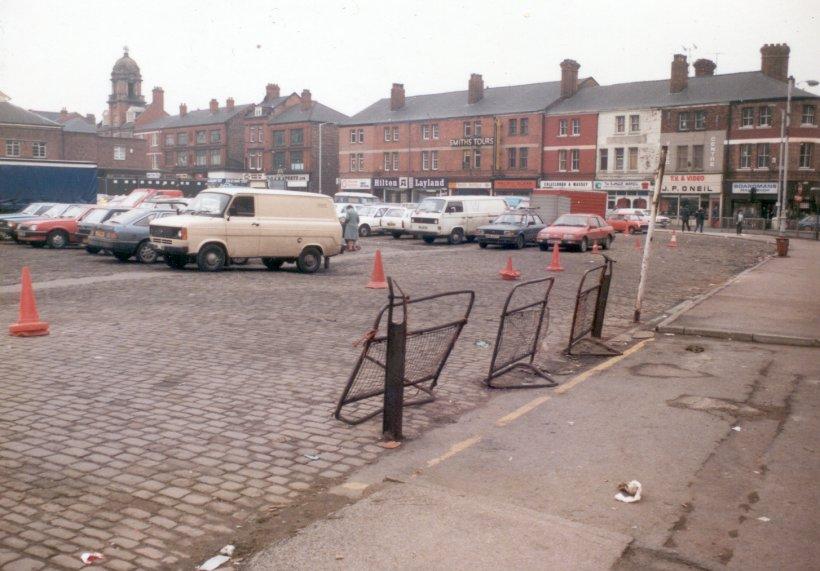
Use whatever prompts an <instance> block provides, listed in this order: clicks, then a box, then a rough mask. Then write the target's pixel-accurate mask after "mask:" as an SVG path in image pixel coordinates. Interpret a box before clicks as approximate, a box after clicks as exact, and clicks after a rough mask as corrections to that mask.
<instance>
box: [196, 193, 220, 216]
mask: <svg viewBox="0 0 820 571" xmlns="http://www.w3.org/2000/svg"><path fill="white" fill-rule="evenodd" d="M230 200H231V196H230V195H229V194H223V193H221V192H200V193H199V194H198V195H197V196H196V198H194V199H193V200H192V201H191V203H190V204H189V205H188V208H186V211H187V212H188V214H204V215H206V216H222V213H223V212H224V211H225V207H226V206H228V202H230Z"/></svg>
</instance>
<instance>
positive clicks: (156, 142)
mask: <svg viewBox="0 0 820 571" xmlns="http://www.w3.org/2000/svg"><path fill="white" fill-rule="evenodd" d="M151 146H152V147H158V146H159V133H151Z"/></svg>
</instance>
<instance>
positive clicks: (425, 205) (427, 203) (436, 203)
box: [416, 198, 446, 212]
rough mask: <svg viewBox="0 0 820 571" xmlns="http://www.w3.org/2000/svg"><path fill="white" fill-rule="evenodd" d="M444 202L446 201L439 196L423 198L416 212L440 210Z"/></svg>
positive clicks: (442, 208)
mask: <svg viewBox="0 0 820 571" xmlns="http://www.w3.org/2000/svg"><path fill="white" fill-rule="evenodd" d="M445 203H446V201H445V200H443V199H441V198H425V199H424V200H422V201H421V204H419V207H418V208H417V209H416V210H417V211H418V212H442V211H443V210H444V204H445Z"/></svg>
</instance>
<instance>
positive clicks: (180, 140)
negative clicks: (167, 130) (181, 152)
mask: <svg viewBox="0 0 820 571" xmlns="http://www.w3.org/2000/svg"><path fill="white" fill-rule="evenodd" d="M187 144H188V133H177V145H187Z"/></svg>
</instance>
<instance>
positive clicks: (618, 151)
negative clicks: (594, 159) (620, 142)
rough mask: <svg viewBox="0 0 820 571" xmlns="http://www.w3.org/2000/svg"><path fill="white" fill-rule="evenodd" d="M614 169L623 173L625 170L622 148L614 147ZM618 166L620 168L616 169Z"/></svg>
mask: <svg viewBox="0 0 820 571" xmlns="http://www.w3.org/2000/svg"><path fill="white" fill-rule="evenodd" d="M614 164H615V169H614V170H616V171H623V170H626V169H624V167H625V166H626V153H625V151H624V147H615V163H614ZM618 164H620V168H619V167H618Z"/></svg>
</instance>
